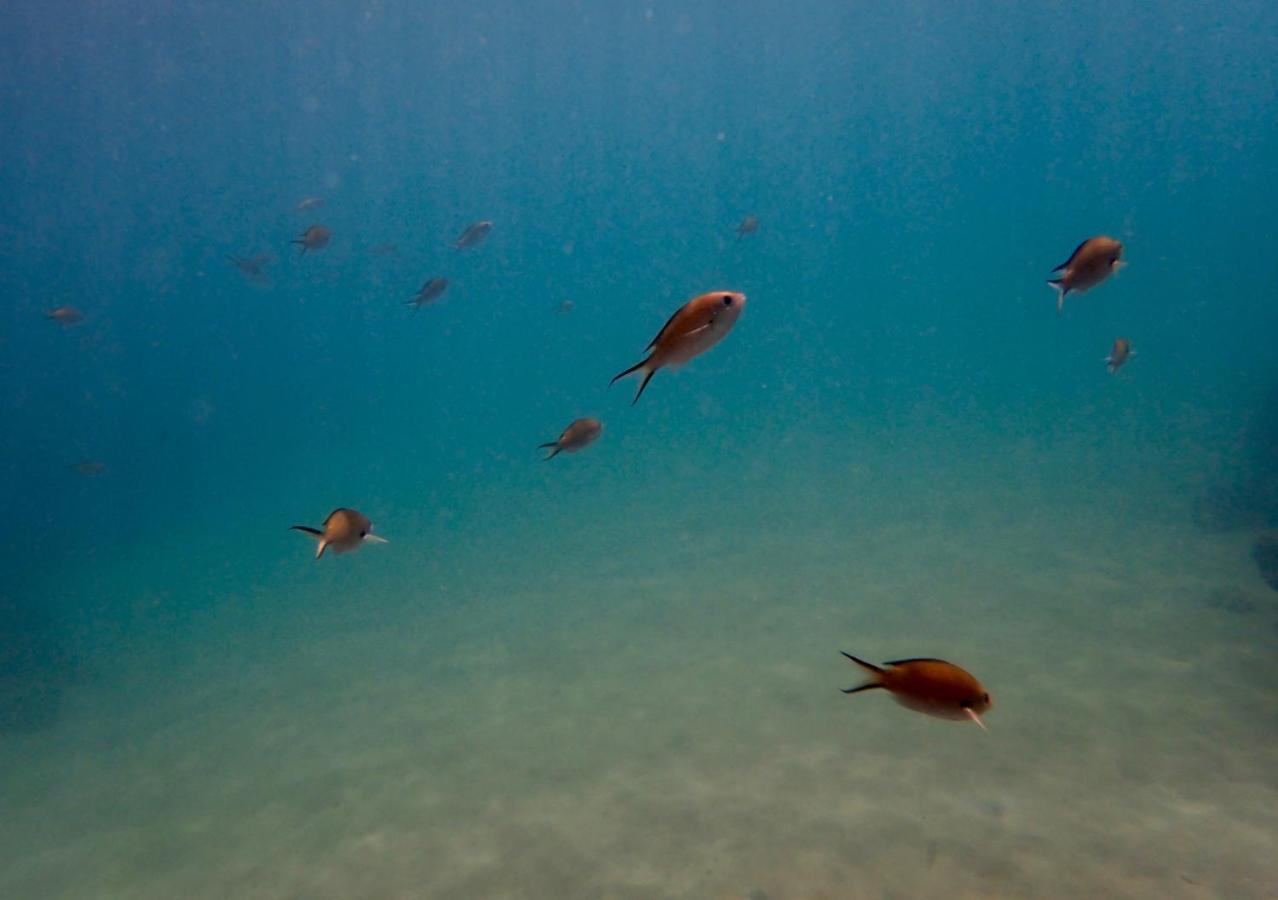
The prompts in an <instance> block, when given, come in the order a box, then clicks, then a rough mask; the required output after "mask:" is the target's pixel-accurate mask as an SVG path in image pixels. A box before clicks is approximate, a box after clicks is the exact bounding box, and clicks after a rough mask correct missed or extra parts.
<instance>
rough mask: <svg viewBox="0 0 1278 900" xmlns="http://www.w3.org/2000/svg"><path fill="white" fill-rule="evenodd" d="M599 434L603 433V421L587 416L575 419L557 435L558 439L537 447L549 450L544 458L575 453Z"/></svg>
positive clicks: (585, 446) (593, 440) (597, 437)
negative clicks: (548, 453)
mask: <svg viewBox="0 0 1278 900" xmlns="http://www.w3.org/2000/svg"><path fill="white" fill-rule="evenodd" d="M601 434H603V422H600V421H599V420H598V419H591V418H589V417H587V418H584V419H577V420H576V421H575V422H573V423H572V424H571V425H569V426H568V427H567V428H565V429H564V433H563V434H561V435H559V440H557V441H551V442H550V443H549V444H542V445H540V446H539V447H538V448H537V449H538V450H549V451H550V455H549V456H547V457H546V459H554V458H555V457H556V456H558V455H559V454H560V453H576V452H577V451H578V450H584V449H586V448H587V447H589V446H590V445H591V444H593V443H594V442H595V441H597V440H598V439H599V435H601Z"/></svg>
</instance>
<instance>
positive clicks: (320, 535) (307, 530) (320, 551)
mask: <svg viewBox="0 0 1278 900" xmlns="http://www.w3.org/2000/svg"><path fill="white" fill-rule="evenodd" d="M289 531H300V532H302V533H303V534H309V535H310V536H311V537H313V538H315V539H316V540H318V541H319V546H318V547H316V548H315V558H316V559H319V558H320V557H321V556H323V555H324V549H325V548H326V547H327V546H328V541H326V540H324V532H322V531H320V530H319V529H318V528H312V527H311V526H309V525H292V526H290V527H289Z"/></svg>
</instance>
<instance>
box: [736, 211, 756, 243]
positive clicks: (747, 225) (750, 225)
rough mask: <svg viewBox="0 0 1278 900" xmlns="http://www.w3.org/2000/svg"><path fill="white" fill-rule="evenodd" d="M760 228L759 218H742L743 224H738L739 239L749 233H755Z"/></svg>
mask: <svg viewBox="0 0 1278 900" xmlns="http://www.w3.org/2000/svg"><path fill="white" fill-rule="evenodd" d="M758 230H759V220H758V219H756V218H755V217H754V216H746V217H745V218H744V219H742V220H741V224H740V225H738V226H737V240H741V239H742V238H743V237H745V236H746V235H747V234H754V233H755V232H756V231H758Z"/></svg>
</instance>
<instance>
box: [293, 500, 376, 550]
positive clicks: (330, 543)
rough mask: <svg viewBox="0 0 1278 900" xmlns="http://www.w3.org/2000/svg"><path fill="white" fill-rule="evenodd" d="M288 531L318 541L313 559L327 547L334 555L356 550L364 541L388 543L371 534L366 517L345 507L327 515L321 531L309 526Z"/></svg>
mask: <svg viewBox="0 0 1278 900" xmlns="http://www.w3.org/2000/svg"><path fill="white" fill-rule="evenodd" d="M289 530H290V531H301V532H305V533H306V534H309V535H310V536H311V537H313V538H317V539H318V540H319V546H318V547H316V548H315V558H316V559H319V558H320V557H321V556H323V555H324V551H325V550H327V549H328V548H329V547H332V548H333V552H334V553H345V552H347V551H348V550H358V549H359V547H360V545H361V544H362V543H363V542H364V541H372V542H373V543H375V544H387V543H390V542H389V541H387V540H386V538H384V537H380V536H379V535H376V534H373V523H372V522H370V521H369V519H368V516H366V515H364V514H363V513H361V512H359V511H357V510H354V509H347V508H346V507H344V506H343V507H339V508H337V509H335V510H333V511H332V512H331V513H329V514H328V518H327V519H325V520H324V527H323V529H322V530H321V529H319V528H311V527H310V526H309V525H293V526H291V528H290V529H289Z"/></svg>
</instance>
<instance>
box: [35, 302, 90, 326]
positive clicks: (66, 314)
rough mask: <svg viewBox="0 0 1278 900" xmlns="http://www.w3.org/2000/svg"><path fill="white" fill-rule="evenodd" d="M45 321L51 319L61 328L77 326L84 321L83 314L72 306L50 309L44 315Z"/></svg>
mask: <svg viewBox="0 0 1278 900" xmlns="http://www.w3.org/2000/svg"><path fill="white" fill-rule="evenodd" d="M44 317H45V318H46V319H52V320H53V321H55V322H57V323H58V324H59V325H61V326H62V327H63V328H68V327H70V326H72V325H76V324H79V323H80V322H83V321H84V313H82V312H80V310H78V309H76V308H75V307H74V306H59V307H56V308H55V309H51V310H49V311H48V312H46V313H45V314H44Z"/></svg>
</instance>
